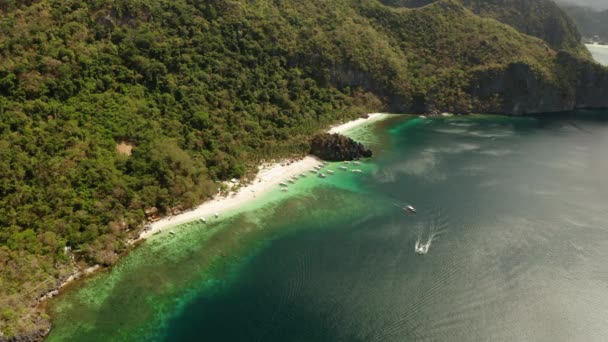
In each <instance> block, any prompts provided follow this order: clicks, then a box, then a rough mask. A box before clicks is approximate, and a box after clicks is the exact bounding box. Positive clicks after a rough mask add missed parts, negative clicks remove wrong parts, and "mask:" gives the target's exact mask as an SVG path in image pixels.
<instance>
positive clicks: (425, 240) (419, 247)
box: [414, 210, 448, 255]
mask: <svg viewBox="0 0 608 342" xmlns="http://www.w3.org/2000/svg"><path fill="white" fill-rule="evenodd" d="M447 226H448V222H447V220H446V218H445V217H444V215H442V212H441V210H438V211H437V214H436V216H435V217H434V218H433V219H432V220H431V222H430V223H429V225H428V226H427V227H428V229H424V227H422V228H421V229H420V231H419V233H418V238H417V239H416V243H415V244H414V252H416V254H418V255H425V254H427V253H428V252H429V249H430V248H431V244H432V243H433V240H434V239H437V238H438V237H439V235H441V234H442V233H443V232H444V231H445V229H446V227H447ZM425 233H426V234H425ZM425 235H426V237H425Z"/></svg>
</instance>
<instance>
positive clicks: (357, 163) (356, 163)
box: [353, 161, 361, 165]
mask: <svg viewBox="0 0 608 342" xmlns="http://www.w3.org/2000/svg"><path fill="white" fill-rule="evenodd" d="M353 164H355V165H361V163H359V162H358V161H354V162H353Z"/></svg>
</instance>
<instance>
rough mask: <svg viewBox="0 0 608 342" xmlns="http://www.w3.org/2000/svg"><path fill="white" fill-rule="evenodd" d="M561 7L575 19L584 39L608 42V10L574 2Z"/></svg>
mask: <svg viewBox="0 0 608 342" xmlns="http://www.w3.org/2000/svg"><path fill="white" fill-rule="evenodd" d="M561 7H562V8H563V10H564V12H566V13H568V15H570V16H571V17H572V19H574V22H575V23H576V26H578V28H579V30H580V31H581V34H582V35H583V37H584V40H586V41H588V42H598V43H602V44H608V10H604V11H598V10H595V9H593V8H590V7H583V6H577V5H574V4H563V5H561Z"/></svg>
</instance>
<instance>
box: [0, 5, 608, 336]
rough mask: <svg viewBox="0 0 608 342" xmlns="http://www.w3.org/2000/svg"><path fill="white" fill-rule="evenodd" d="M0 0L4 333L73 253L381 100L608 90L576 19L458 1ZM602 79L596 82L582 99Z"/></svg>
mask: <svg viewBox="0 0 608 342" xmlns="http://www.w3.org/2000/svg"><path fill="white" fill-rule="evenodd" d="M493 6H498V5H493ZM0 11H1V16H0V95H1V97H0V154H1V157H0V265H2V266H1V267H0V340H1V339H2V336H4V337H10V336H13V335H16V334H17V335H18V334H24V333H27V332H31V331H36V330H40V331H42V330H44V329H45V328H46V327H47V326H48V322H47V320H46V318H45V317H44V316H43V315H42V314H41V313H40V312H38V311H32V309H31V308H32V307H33V306H34V305H35V303H36V300H37V299H38V298H39V297H40V295H41V294H43V293H45V292H47V291H48V290H49V289H52V288H54V287H55V286H56V285H57V281H58V279H60V278H62V277H63V276H65V275H66V274H68V273H70V272H71V271H73V269H74V268H75V267H76V266H77V265H78V266H80V267H84V266H87V265H92V264H102V265H111V264H113V263H115V262H116V260H117V258H118V256H119V254H120V253H122V252H124V251H125V250H126V246H125V241H126V240H127V239H128V238H129V237H132V236H135V235H137V233H138V229H140V228H141V225H142V222H143V220H144V219H145V217H146V215H145V213H144V211H145V210H146V209H147V208H152V207H156V208H158V209H159V211H160V212H161V213H168V212H170V211H171V210H172V209H176V208H181V209H185V208H189V207H191V206H193V205H195V204H197V203H200V202H201V201H203V200H205V199H208V198H209V197H210V196H212V195H214V194H215V193H216V192H217V191H218V183H217V182H218V181H221V180H226V179H230V178H233V177H236V178H241V177H245V176H247V175H248V174H251V173H252V172H254V171H255V168H256V165H257V164H258V163H259V162H260V161H261V160H268V159H272V158H282V157H288V156H294V155H302V154H303V153H305V152H306V151H308V149H309V141H308V139H309V137H310V136H312V135H313V133H316V132H318V131H320V130H322V129H324V128H325V127H327V126H328V125H329V124H330V123H335V122H337V121H343V120H346V119H348V118H353V117H356V116H358V115H361V114H362V113H365V112H366V111H371V110H392V111H400V112H426V111H437V110H441V111H444V110H445V111H453V112H461V113H468V112H471V111H487V112H493V113H511V114H522V113H529V112H539V111H559V110H569V109H572V108H575V107H577V106H585V107H600V106H603V105H608V97H606V96H601V94H602V93H601V92H602V91H603V89H605V88H603V87H604V86H605V85H607V84H608V78H606V77H605V76H606V75H608V72H606V69H604V68H601V67H597V66H595V65H594V64H593V63H592V62H591V61H590V60H589V59H588V58H587V57H586V55H585V54H584V53H583V52H581V51H582V50H580V45H578V44H577V43H576V39H577V38H576V34H575V33H572V32H571V33H572V36H568V37H567V39H565V42H566V43H564V44H566V45H564V46H563V49H564V51H561V52H560V51H558V50H560V49H562V46H560V45H555V42H549V43H547V42H545V41H543V40H541V39H539V38H536V37H532V36H529V35H526V34H523V33H521V32H519V31H517V30H516V29H514V28H513V27H510V26H508V25H506V24H503V23H500V22H499V21H497V20H494V19H493V18H492V16H490V15H488V16H478V15H476V14H475V13H474V12H473V11H471V10H470V9H469V8H467V7H465V6H463V5H462V4H461V3H460V2H458V1H455V0H445V1H437V2H435V3H432V4H425V6H422V7H417V8H404V7H400V6H392V5H390V4H389V5H387V4H383V3H382V2H380V1H377V0H332V1H329V0H325V1H296V0H252V1H236V0H235V1H231V0H216V1H195V0H154V1H153V0H90V1H82V0H80V1H77V0H30V1H2V2H0ZM538 15H539V16H540V15H541V14H540V13H539V14H538ZM503 19H504V18H503ZM503 21H505V22H508V20H503ZM542 22H543V21H540V23H541V26H542ZM572 39H574V41H573V40H572ZM594 68H595V69H594ZM589 70H592V71H593V72H589ZM596 74H597V75H599V76H597V79H596V78H595V77H596V76H593V77H594V78H592V79H589V77H591V76H589V75H596ZM602 77H604V78H602ZM521 84H524V85H525V86H524V88H523V89H524V91H523V92H522V93H521V94H519V93H517V94H518V95H517V96H513V95H509V94H510V90H511V89H519V90H521V89H522V86H521ZM590 84H591V85H592V86H593V87H595V88H597V89H599V90H598V91H597V92H599V95H597V96H593V97H589V98H585V102H584V103H583V102H580V101H579V99H580V96H581V93H582V92H584V91H585V90H586V89H587V88H588V87H589V85H590ZM482 86H483V87H482ZM525 87H530V88H525ZM595 88H594V89H595ZM527 90H529V91H527ZM539 94H541V95H540V96H539ZM594 95H595V93H594ZM542 96H547V98H550V99H553V98H556V99H557V100H556V101H557V102H556V104H555V105H550V106H549V105H547V104H546V103H548V102H550V101H544V100H545V99H543V98H542ZM602 101H604V102H602ZM66 247H68V250H67V252H66ZM69 250H71V252H70V251H69ZM72 256H73V259H72Z"/></svg>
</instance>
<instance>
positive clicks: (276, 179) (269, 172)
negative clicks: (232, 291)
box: [133, 113, 389, 242]
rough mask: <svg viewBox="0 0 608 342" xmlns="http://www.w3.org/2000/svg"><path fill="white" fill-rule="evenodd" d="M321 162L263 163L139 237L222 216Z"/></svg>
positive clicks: (352, 124) (313, 159)
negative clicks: (229, 188) (233, 185)
mask: <svg viewBox="0 0 608 342" xmlns="http://www.w3.org/2000/svg"><path fill="white" fill-rule="evenodd" d="M388 116H389V114H380V113H374V114H370V115H369V116H368V118H367V119H365V118H360V119H357V120H353V121H349V122H346V123H344V124H341V125H337V126H334V127H332V128H331V129H330V130H329V132H330V133H343V132H345V131H348V130H350V129H352V128H354V127H357V126H359V125H362V124H364V123H371V122H374V121H378V120H381V119H383V118H386V117H388ZM320 162H321V161H320V160H319V159H317V158H316V157H313V156H306V157H304V158H303V159H301V160H298V161H294V162H291V163H290V162H288V161H282V162H277V163H274V164H271V165H269V166H267V167H262V168H261V170H260V172H259V173H258V174H257V176H256V177H255V179H254V180H253V182H251V183H250V184H249V185H246V186H243V187H241V188H239V189H238V191H237V192H236V193H231V194H230V195H228V196H227V197H223V196H220V195H219V194H218V195H216V196H215V198H213V199H212V200H210V201H207V202H204V203H203V204H201V205H200V206H198V207H196V208H194V209H192V210H189V211H186V212H183V213H181V214H179V215H175V216H168V217H164V218H162V219H161V220H159V221H156V222H153V223H151V224H150V229H148V230H146V231H143V232H142V233H141V234H140V236H139V239H138V240H140V239H146V238H148V237H150V236H151V235H153V234H155V233H157V232H160V231H162V230H163V229H165V228H168V227H171V226H175V225H179V224H183V223H188V222H192V221H195V220H200V219H201V218H205V219H207V220H212V219H213V218H215V214H216V213H218V214H219V215H220V217H221V215H222V213H224V212H226V211H230V210H232V209H235V208H237V207H239V206H241V205H243V204H246V203H247V202H249V201H252V200H254V199H256V198H257V197H259V196H261V195H262V194H264V193H266V192H268V191H270V190H273V189H274V190H276V189H278V187H279V184H280V183H281V182H285V181H287V180H288V179H289V178H290V177H292V176H298V175H299V174H302V173H307V172H308V171H309V170H311V169H312V168H313V167H314V166H316V165H319V164H320ZM135 241H137V240H135ZM135 241H133V242H135Z"/></svg>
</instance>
